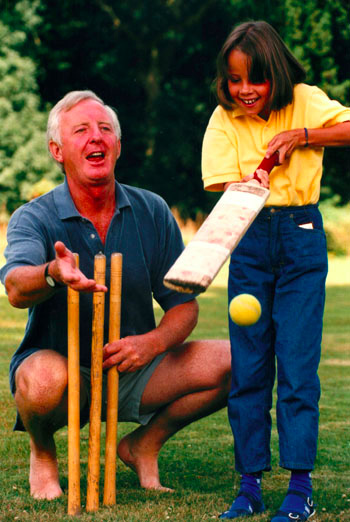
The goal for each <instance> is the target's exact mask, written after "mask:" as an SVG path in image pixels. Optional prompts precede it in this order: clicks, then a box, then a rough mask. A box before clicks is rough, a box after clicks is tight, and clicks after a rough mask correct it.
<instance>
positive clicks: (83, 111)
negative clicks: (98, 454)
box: [0, 91, 230, 499]
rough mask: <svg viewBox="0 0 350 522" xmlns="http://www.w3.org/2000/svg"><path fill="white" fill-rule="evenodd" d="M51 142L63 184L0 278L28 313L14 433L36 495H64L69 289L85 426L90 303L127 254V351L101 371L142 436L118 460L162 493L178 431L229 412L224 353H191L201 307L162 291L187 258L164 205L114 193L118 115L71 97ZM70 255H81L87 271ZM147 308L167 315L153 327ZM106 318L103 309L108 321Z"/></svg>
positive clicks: (41, 201)
mask: <svg viewBox="0 0 350 522" xmlns="http://www.w3.org/2000/svg"><path fill="white" fill-rule="evenodd" d="M47 136H48V147H49V150H50V153H51V155H52V157H53V158H54V160H55V161H56V162H58V163H59V164H60V165H61V166H62V169H63V171H64V173H65V182H64V184H63V185H60V186H59V187H57V188H56V189H54V190H53V191H51V192H49V193H48V194H45V195H44V196H42V197H40V198H37V199H35V200H33V201H31V202H30V203H27V204H25V205H24V206H23V207H21V208H20V209H18V210H17V211H16V212H15V213H14V215H13V216H12V218H11V220H10V223H9V227H8V246H7V248H6V252H5V255H6V259H7V263H6V265H5V266H4V267H3V268H2V269H1V273H0V275H1V280H2V282H3V283H4V284H5V287H6V290H7V294H8V298H9V301H10V303H11V304H12V305H13V306H15V307H18V308H29V319H28V324H27V328H26V331H25V335H24V338H23V340H22V343H21V345H20V347H19V348H18V350H17V352H16V353H15V355H14V356H13V358H12V361H11V366H10V383H11V390H12V392H13V394H14V398H15V402H16V406H17V410H18V417H17V423H16V427H15V429H20V430H24V429H25V430H26V431H27V432H28V433H29V436H30V447H31V456H30V476H29V482H30V488H31V494H32V496H33V497H35V498H41V499H53V498H56V497H58V496H60V495H61V494H62V490H61V488H60V484H59V475H58V465H57V459H56V450H55V442H54V433H55V432H56V431H57V430H58V429H59V428H61V427H62V426H64V425H66V424H67V308H66V301H67V295H66V294H67V286H70V287H71V288H73V289H75V290H78V291H80V292H81V296H80V308H81V419H82V424H84V423H86V422H87V421H88V409H89V393H90V356H91V353H90V347H91V315H92V293H93V292H95V291H107V287H108V284H109V269H110V266H109V260H110V256H111V253H112V252H121V253H122V254H123V287H122V312H121V313H122V317H121V340H119V341H117V342H113V343H111V344H106V345H105V347H104V363H103V366H104V369H105V370H107V369H108V368H110V367H111V366H113V365H116V366H117V368H118V371H119V372H120V391H119V419H120V420H121V421H134V422H138V423H139V424H140V427H138V428H137V429H136V430H135V431H133V432H132V433H130V434H128V435H127V436H126V437H124V438H123V439H122V440H121V441H120V443H119V446H118V455H119V457H120V458H121V460H122V461H123V462H124V463H125V464H126V465H128V466H129V467H130V468H132V469H133V470H134V471H135V472H136V473H137V475H138V478H139V481H140V485H141V486H142V487H144V488H148V489H160V490H166V489H167V488H164V487H163V486H162V485H161V483H160V480H159V474H158V453H159V451H160V449H161V447H162V446H163V444H164V443H165V442H166V441H167V440H168V439H169V437H171V436H172V435H173V434H174V433H176V432H177V431H178V430H180V429H181V428H183V427H184V426H186V425H188V424H189V423H191V422H193V421H194V420H197V419H199V418H201V417H204V416H206V415H209V414H210V413H212V412H214V411H217V410H218V409H220V408H222V407H223V406H225V404H226V400H227V395H228V391H229V380H230V377H229V376H230V355H229V344H228V342H225V341H192V342H188V343H184V341H185V340H186V338H187V337H188V336H189V334H190V333H191V332H192V330H193V328H194V327H195V325H196V322H197V316H198V305H197V302H196V300H195V297H194V296H193V295H188V294H179V293H176V292H173V291H171V290H169V289H167V288H166V287H165V286H164V285H163V282H162V281H163V276H164V274H165V273H166V271H167V270H168V268H169V267H170V266H171V264H172V263H173V262H174V261H175V259H176V258H177V256H178V255H179V253H180V252H181V250H182V248H183V244H182V240H181V235H180V232H179V230H178V227H177V226H176V223H175V221H174V219H173V217H172V215H171V213H170V211H169V209H168V207H167V205H166V204H165V202H164V201H163V200H162V199H161V198H160V197H159V196H157V195H155V194H153V193H151V192H148V191H145V190H142V189H136V188H133V187H130V186H127V185H121V184H119V183H117V182H116V181H115V177H114V168H115V164H116V161H117V159H118V158H119V155H120V150H121V144H120V127H119V122H118V119H117V117H116V114H115V113H114V111H112V109H111V108H109V107H108V106H106V105H104V103H103V101H102V100H101V99H100V98H98V97H97V96H96V95H95V94H94V93H92V92H91V91H74V92H71V93H68V94H67V95H66V96H65V97H64V98H63V99H62V100H61V101H60V102H59V103H58V104H57V105H56V106H55V107H54V108H53V109H52V111H51V113H50V116H49V121H48V132H47ZM72 252H77V253H79V256H80V263H79V267H80V268H78V267H77V266H76V264H75V261H74V257H73V254H72ZM99 252H103V253H104V254H105V255H106V259H107V273H106V286H102V285H98V284H97V283H96V282H95V281H94V280H93V258H94V256H95V254H97V253H99ZM152 296H153V297H154V298H155V299H156V300H157V301H158V303H159V304H160V306H161V307H162V309H163V310H164V315H163V317H162V319H161V321H160V324H159V325H158V326H156V324H155V320H154V314H153V305H152ZM107 301H108V300H107ZM107 308H108V305H107V303H106V318H107V317H108V310H107ZM105 322H106V325H105V326H106V332H107V331H108V321H107V319H106V321H105ZM104 391H105V390H104ZM103 410H105V402H104V405H103ZM104 414H105V411H103V415H104Z"/></svg>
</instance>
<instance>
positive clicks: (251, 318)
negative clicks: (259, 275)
mask: <svg viewBox="0 0 350 522" xmlns="http://www.w3.org/2000/svg"><path fill="white" fill-rule="evenodd" d="M229 313H230V317H231V319H232V321H233V322H234V323H236V324H238V325H239V326H250V325H252V324H255V323H256V322H257V321H258V320H259V319H260V315H261V305H260V303H259V301H258V300H257V298H256V297H254V296H253V295H251V294H240V295H236V297H234V298H233V299H232V301H231V303H230V306H229Z"/></svg>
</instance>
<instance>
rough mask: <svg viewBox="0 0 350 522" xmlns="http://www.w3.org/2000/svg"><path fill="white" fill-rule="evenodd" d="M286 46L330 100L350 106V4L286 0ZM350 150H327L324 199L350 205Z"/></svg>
mask: <svg viewBox="0 0 350 522" xmlns="http://www.w3.org/2000/svg"><path fill="white" fill-rule="evenodd" d="M284 37H285V40H286V42H287V43H288V44H289V46H290V48H291V49H292V50H293V51H294V53H295V54H296V56H297V57H298V59H300V60H301V62H302V63H303V65H304V66H305V68H306V70H307V73H308V83H312V84H315V85H318V86H319V87H321V89H323V90H324V91H325V92H326V93H327V94H328V95H329V97H330V98H334V99H337V100H339V101H340V102H341V103H342V104H344V105H349V100H350V78H349V71H350V31H349V3H348V1H347V0H286V23H285V34H284ZM349 181H350V149H349V148H344V149H339V148H336V149H331V148H328V149H326V153H325V160H324V176H323V182H322V186H323V194H322V195H323V197H327V196H328V197H329V196H333V195H334V194H337V195H339V196H340V202H341V203H347V202H348V201H350V183H349Z"/></svg>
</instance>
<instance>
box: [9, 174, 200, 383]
mask: <svg viewBox="0 0 350 522" xmlns="http://www.w3.org/2000/svg"><path fill="white" fill-rule="evenodd" d="M116 201H117V204H116V210H115V213H114V216H113V218H112V221H111V223H110V226H109V229H108V234H107V238H106V242H105V245H103V243H102V242H101V240H100V238H99V235H98V233H97V231H96V229H95V227H94V226H93V224H92V223H91V222H90V221H89V220H88V219H86V218H84V217H82V216H81V215H80V214H79V212H78V211H77V209H76V207H75V205H74V202H73V200H72V198H71V195H70V192H69V188H68V184H67V182H66V181H65V182H64V183H63V184H62V185H60V186H58V187H56V188H55V189H54V190H52V191H50V192H48V193H47V194H45V195H43V196H41V197H39V198H37V199H34V200H33V201H31V202H29V203H26V204H25V205H23V206H22V207H21V208H19V209H18V210H16V212H15V213H14V214H13V215H12V217H11V220H10V223H9V226H8V232H7V234H8V245H7V247H6V250H5V257H6V261H7V262H6V265H5V266H4V267H2V269H1V270H0V278H1V281H2V282H3V283H4V282H5V279H6V275H7V274H8V273H9V272H10V270H12V269H13V268H16V267H19V266H24V265H31V266H36V265H41V264H43V263H46V262H48V261H50V260H52V259H54V258H55V249H54V244H55V242H56V241H63V243H64V244H65V245H66V246H67V247H68V248H69V249H70V250H71V251H72V252H77V253H78V254H79V266H80V269H81V270H82V272H83V273H84V274H85V275H86V276H87V277H88V278H92V279H93V277H94V276H93V272H94V267H93V264H94V256H95V255H96V254H98V253H100V252H102V253H103V254H105V256H106V265H107V266H106V286H107V287H109V278H110V258H111V254H112V253H113V252H120V253H121V254H123V274H122V305H121V337H126V336H128V335H138V334H143V333H146V332H149V331H150V330H152V329H154V328H155V326H156V323H155V317H154V311H153V300H152V297H154V299H155V300H156V301H157V302H158V303H159V305H160V306H161V308H162V309H163V310H164V311H167V310H169V309H170V308H172V307H174V306H176V305H178V304H181V303H184V302H187V301H189V300H191V299H193V298H194V295H191V294H181V293H178V292H175V291H172V290H170V289H169V288H166V287H165V286H164V285H163V277H164V275H165V273H166V272H167V271H168V269H169V268H170V266H171V265H172V264H173V263H174V262H175V260H176V259H177V257H178V256H179V255H180V253H181V251H182V250H183V242H182V237H181V233H180V230H179V228H178V226H177V224H176V221H175V219H174V217H173V216H172V214H171V212H170V210H169V207H168V206H167V204H166V203H165V201H164V200H163V199H162V198H161V197H160V196H158V195H156V194H154V193H152V192H149V191H147V190H144V189H140V188H134V187H130V186H128V185H122V184H119V183H117V182H116ZM108 301H109V297H108V294H107V295H106V303H105V332H104V335H105V343H106V342H107V341H108V317H109V303H108ZM91 323H92V294H84V293H81V294H80V351H81V355H80V359H81V365H82V366H87V367H89V366H90V359H91ZM33 349H52V350H55V351H57V352H59V353H61V354H62V355H65V356H67V288H66V287H64V288H60V289H58V290H57V291H56V292H55V294H54V295H53V296H52V297H50V298H49V299H47V300H46V301H44V302H43V303H40V304H38V305H35V306H33V307H32V308H29V315H28V323H27V326H26V330H25V334H24V338H23V340H22V342H21V344H20V346H19V348H18V349H17V351H16V353H15V354H14V356H13V358H12V360H11V365H10V382H11V388H12V391H13V376H14V372H15V370H16V369H17V367H18V365H19V364H20V362H21V361H22V360H23V358H25V357H26V356H27V355H28V354H29V353H31V352H32V350H33ZM28 352H29V353H28Z"/></svg>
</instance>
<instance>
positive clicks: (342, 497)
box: [0, 258, 350, 522]
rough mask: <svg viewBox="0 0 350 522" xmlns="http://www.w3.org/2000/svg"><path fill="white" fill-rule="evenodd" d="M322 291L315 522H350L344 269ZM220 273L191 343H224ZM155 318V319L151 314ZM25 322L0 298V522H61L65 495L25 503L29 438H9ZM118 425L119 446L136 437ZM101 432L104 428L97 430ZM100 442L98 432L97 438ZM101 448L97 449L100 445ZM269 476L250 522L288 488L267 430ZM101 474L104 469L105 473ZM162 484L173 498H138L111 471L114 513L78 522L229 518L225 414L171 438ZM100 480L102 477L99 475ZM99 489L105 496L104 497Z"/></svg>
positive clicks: (126, 476)
mask: <svg viewBox="0 0 350 522" xmlns="http://www.w3.org/2000/svg"><path fill="white" fill-rule="evenodd" d="M332 265H333V261H332V260H331V270H330V278H329V280H328V283H329V284H328V287H327V304H326V312H325V320H324V325H325V329H324V340H323V357H322V362H321V366H320V378H321V382H322V398H321V402H320V412H321V414H320V436H319V450H318V458H317V463H316V469H315V471H314V473H313V482H314V490H315V493H314V496H315V500H316V503H317V504H318V507H317V514H316V516H315V517H314V518H313V520H314V521H315V522H317V521H322V522H326V521H329V522H330V521H332V522H335V521H339V522H346V521H349V520H350V467H349V461H350V419H349V404H350V379H349V368H350V350H349V348H350V342H349V339H350V321H349V317H350V285H347V284H342V281H344V280H345V275H343V276H342V275H341V273H342V272H344V274H347V273H348V270H349V260H348V259H346V258H343V259H342V261H339V260H337V266H336V269H334V270H333V268H332ZM225 271H226V267H225V268H224V270H223V271H222V272H221V273H220V274H219V276H218V278H217V280H216V281H215V285H213V286H212V287H210V288H209V290H208V291H207V292H206V294H204V295H202V296H201V297H200V298H199V301H200V310H201V311H200V320H199V324H198V326H197V328H196V330H195V332H194V334H193V337H194V338H227V336H228V332H227V324H226V307H227V305H226V290H225V280H226V272H225ZM157 314H158V315H159V314H160V311H159V310H157ZM25 322H26V311H24V310H15V309H13V308H11V307H10V306H9V305H8V302H7V299H6V298H5V297H4V296H0V345H1V346H0V348H1V350H0V354H1V355H0V400H1V405H2V408H1V412H0V463H1V464H0V520H1V521H15V520H19V521H29V520H30V521H49V520H50V521H68V520H71V519H72V517H68V516H67V515H66V511H67V495H66V493H65V495H64V496H63V497H62V498H60V499H57V500H55V501H53V502H46V501H35V500H33V499H32V498H31V497H30V495H29V487H28V462H29V448H28V436H27V435H26V434H23V433H13V432H12V424H13V420H14V416H15V409H14V405H13V400H12V397H11V395H10V392H9V391H8V364H9V362H10V358H11V355H12V353H13V352H14V350H15V348H16V346H17V345H18V343H19V341H20V339H21V337H22V334H23V329H24V326H25ZM134 427H135V425H133V424H120V426H119V434H118V436H119V437H122V436H123V435H124V434H125V433H127V432H128V431H130V430H131V429H133V428H134ZM103 429H104V427H103ZM103 436H104V432H103ZM56 441H57V446H58V457H59V462H60V476H61V483H62V486H63V488H64V489H65V492H66V491H67V430H66V429H63V430H61V431H59V432H58V434H57V437H56ZM87 445H88V428H87V427H85V428H84V429H83V430H82V432H81V460H82V473H81V477H82V479H81V485H82V503H83V504H85V495H86V468H87ZM102 445H103V441H102ZM272 456H273V470H272V472H271V473H266V474H265V475H264V479H263V487H264V500H265V503H266V506H267V512H266V513H265V514H264V515H261V516H255V517H252V518H251V519H250V520H251V521H252V522H256V521H258V520H261V521H262V522H266V521H268V520H270V518H271V516H272V515H273V513H274V511H275V510H277V509H278V507H279V505H280V503H281V501H282V499H283V496H284V493H285V490H286V486H287V483H288V473H287V472H286V471H284V470H281V469H279V468H278V445H277V435H276V429H275V426H274V429H273V436H272ZM102 472H103V468H102ZM160 475H161V480H162V482H163V484H164V485H168V486H170V487H173V488H175V490H176V491H175V493H173V494H169V493H165V494H164V493H163V494H161V493H156V492H146V491H143V490H141V489H140V488H139V486H138V481H137V478H136V476H135V474H134V473H133V472H132V471H130V470H129V469H128V468H126V467H125V466H124V465H123V464H122V463H120V462H119V463H118V471H117V488H118V498H117V505H116V506H115V507H114V508H104V507H101V509H100V510H99V511H98V512H97V513H95V514H86V513H83V514H82V515H81V517H80V520H82V521H88V520H89V521H90V520H91V521H92V520H94V521H95V520H96V521H102V520H103V521H112V520H113V521H125V522H134V521H135V522H143V521H145V522H146V521H147V522H152V521H153V522H156V521H157V522H158V521H167V520H169V521H174V522H175V521H181V522H187V521H206V520H213V519H215V518H216V517H217V515H218V513H219V512H220V511H222V510H223V509H224V508H226V507H227V506H228V505H229V504H230V502H231V501H232V498H233V495H234V493H235V491H237V487H238V483H239V477H238V475H237V474H236V473H235V472H234V459H233V443H232V435H231V431H230V428H229V425H228V421H227V416H226V411H225V410H222V411H220V412H218V413H216V414H214V415H212V416H210V417H208V418H206V419H203V420H201V421H199V422H196V423H194V424H192V425H191V426H188V427H187V428H185V429H184V430H182V431H181V432H180V433H178V434H177V435H176V436H175V437H173V438H172V439H171V440H170V441H168V443H167V444H166V445H165V447H164V448H163V450H162V452H161V455H160ZM101 476H103V474H102V475H101ZM101 489H102V488H101Z"/></svg>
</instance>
